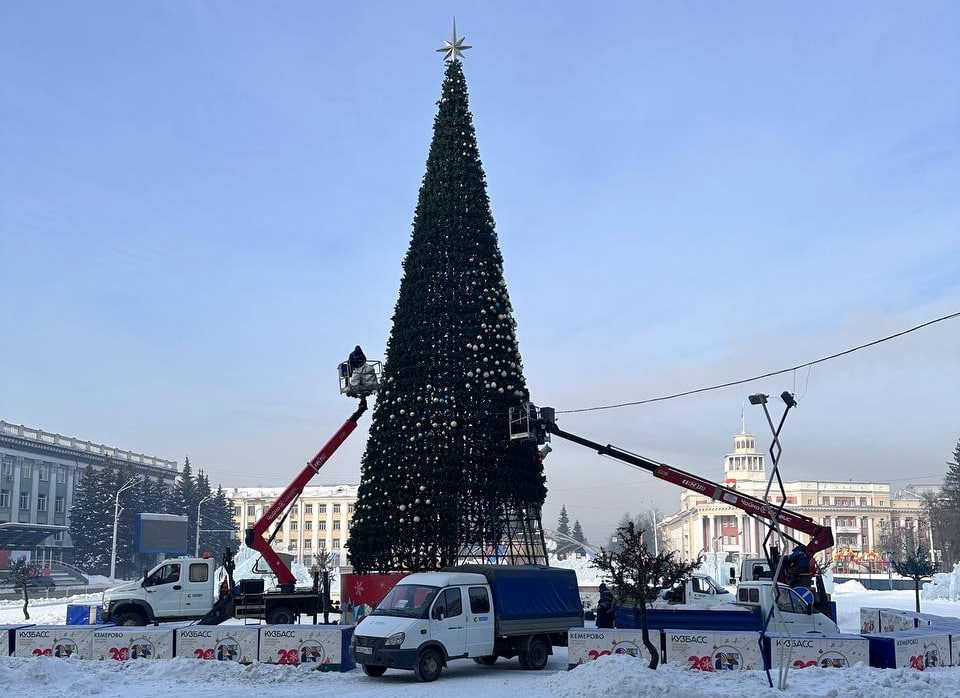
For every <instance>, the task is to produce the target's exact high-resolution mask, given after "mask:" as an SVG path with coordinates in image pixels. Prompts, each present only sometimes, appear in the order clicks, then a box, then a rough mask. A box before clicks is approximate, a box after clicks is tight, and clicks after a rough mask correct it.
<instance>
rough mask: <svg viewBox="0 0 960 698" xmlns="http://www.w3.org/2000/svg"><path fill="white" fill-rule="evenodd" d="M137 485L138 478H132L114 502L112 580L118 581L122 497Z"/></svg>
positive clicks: (124, 484)
mask: <svg viewBox="0 0 960 698" xmlns="http://www.w3.org/2000/svg"><path fill="white" fill-rule="evenodd" d="M136 484H137V480H136V478H130V479H129V480H127V481H126V482H125V483H123V485H121V487H120V489H119V490H117V496H116V497H115V498H114V500H113V545H112V546H111V548H110V579H116V573H117V522H118V521H119V520H120V511H121V508H120V495H121V494H122V493H124V492H126V491H127V490H129V489H130V488H131V487H133V486H134V485H136Z"/></svg>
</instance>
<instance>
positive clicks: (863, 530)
mask: <svg viewBox="0 0 960 698" xmlns="http://www.w3.org/2000/svg"><path fill="white" fill-rule="evenodd" d="M767 476H768V473H767V469H766V454H764V453H762V452H761V451H760V450H758V448H757V439H756V436H754V435H753V434H750V433H748V432H747V430H746V425H745V424H743V423H741V429H740V433H739V434H736V435H734V437H733V449H732V450H731V451H730V452H729V453H727V454H726V455H724V457H723V478H722V480H721V482H723V483H724V484H725V485H726V486H727V487H731V488H733V489H736V490H738V491H741V492H743V493H744V494H748V495H751V496H753V497H757V498H758V499H762V498H763V496H764V492H765V490H766V486H767ZM929 488H930V486H929V485H925V486H920V485H907V486H906V487H904V488H903V489H902V490H899V491H894V490H892V489H891V487H890V483H888V482H860V481H853V480H848V481H841V480H831V481H819V480H798V481H790V482H784V490H785V491H786V498H787V501H786V508H788V509H790V510H791V511H794V512H796V513H798V514H803V515H804V516H809V517H810V518H812V519H814V520H815V521H817V522H819V523H821V524H823V525H826V526H830V527H831V528H832V529H833V536H834V541H835V545H834V547H833V548H832V549H831V550H828V551H826V552H824V553H822V556H823V557H822V559H821V562H824V563H826V562H833V561H834V560H837V561H843V562H844V563H845V564H846V565H847V566H848V567H850V568H857V567H862V568H863V571H867V570H868V569H873V568H874V566H873V564H872V563H879V562H880V561H881V560H883V559H884V558H885V556H886V552H887V551H888V550H889V549H890V548H891V546H893V547H903V546H904V545H906V541H909V540H914V541H920V540H927V539H928V537H929V526H928V522H927V520H926V513H925V510H924V505H923V501H922V499H921V498H920V497H919V496H917V494H916V492H918V491H924V490H925V489H929ZM770 494H771V496H770V498H769V501H770V502H772V503H775V504H780V503H781V502H782V501H783V496H782V495H781V494H780V492H779V490H778V489H776V490H771V493H770ZM658 528H659V529H660V531H661V532H662V534H663V537H664V539H665V540H666V542H667V545H668V546H669V547H670V548H672V549H674V550H677V551H679V552H680V554H681V555H682V556H683V557H684V558H687V559H692V558H695V557H697V555H699V554H701V553H706V552H725V553H728V555H729V558H730V560H731V561H733V562H739V560H741V559H743V558H748V557H762V556H763V554H764V553H763V538H764V536H765V535H766V533H767V530H768V529H767V527H766V526H765V525H764V524H763V523H761V522H760V521H757V520H755V519H753V518H751V517H749V516H747V515H746V513H744V512H743V511H741V510H740V509H737V508H735V507H732V506H730V505H728V504H724V503H723V502H719V501H715V500H712V499H709V498H707V497H704V496H703V495H701V494H698V493H696V492H691V491H686V490H685V491H684V492H683V493H682V494H681V495H680V510H679V511H678V512H677V513H675V514H672V515H671V516H668V517H667V518H665V519H664V520H663V521H662V522H661V524H660V525H659V526H658ZM787 532H788V533H789V534H790V535H792V536H794V537H795V538H797V539H798V540H801V541H806V540H807V536H806V535H805V534H803V533H800V532H798V531H793V530H792V529H787Z"/></svg>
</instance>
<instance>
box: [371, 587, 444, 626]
mask: <svg viewBox="0 0 960 698" xmlns="http://www.w3.org/2000/svg"><path fill="white" fill-rule="evenodd" d="M438 591H440V587H430V586H426V585H424V584H398V585H397V586H395V587H394V588H393V589H391V590H390V591H389V593H388V594H387V595H386V596H384V597H383V601H381V602H380V603H379V605H378V606H377V610H375V611H374V612H373V614H372V615H375V616H401V617H406V618H426V617H427V612H428V611H429V610H430V604H431V603H433V597H435V596H436V595H437V592H438Z"/></svg>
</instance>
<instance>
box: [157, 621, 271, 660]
mask: <svg viewBox="0 0 960 698" xmlns="http://www.w3.org/2000/svg"><path fill="white" fill-rule="evenodd" d="M259 640H260V626H259V625H216V626H208V625H192V626H189V627H186V628H177V630H176V639H175V642H176V644H175V645H174V647H175V656H177V657H189V658H193V659H208V660H216V661H221V662H241V663H243V664H250V663H252V662H255V661H257V655H258V650H259Z"/></svg>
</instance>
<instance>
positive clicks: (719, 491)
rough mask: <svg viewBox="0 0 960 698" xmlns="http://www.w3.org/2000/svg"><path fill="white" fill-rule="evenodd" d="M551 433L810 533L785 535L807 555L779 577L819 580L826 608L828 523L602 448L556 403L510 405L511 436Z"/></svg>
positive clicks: (803, 582)
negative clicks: (821, 563) (822, 568)
mask: <svg viewBox="0 0 960 698" xmlns="http://www.w3.org/2000/svg"><path fill="white" fill-rule="evenodd" d="M550 435H553V436H559V437H560V438H562V439H566V440H567V441H572V442H573V443H575V444H580V445H581V446H586V447H587V448H589V449H591V450H594V451H596V452H597V453H599V454H600V455H604V456H610V457H612V458H616V459H617V460H619V461H622V462H624V463H627V464H628V465H632V466H634V467H635V468H640V469H641V470H646V471H647V472H649V473H652V474H653V476H654V477H657V478H660V479H661V480H665V481H667V482H669V483H671V484H674V485H678V486H680V487H685V488H687V489H688V490H693V491H694V492H698V493H700V494H702V495H705V496H707V497H710V498H711V499H715V500H717V501H720V502H723V503H725V504H729V505H730V506H733V507H736V508H738V509H741V510H743V511H745V512H746V513H747V514H748V515H750V516H751V517H753V518H756V519H762V520H764V525H767V526H770V525H771V524H770V523H768V522H773V521H776V522H777V523H778V524H779V525H780V526H782V527H786V528H791V529H793V530H795V531H800V532H801V533H805V534H806V535H808V536H809V537H810V540H809V541H807V542H805V543H804V542H802V541H800V540H797V539H796V538H794V537H793V536H790V535H787V534H785V533H784V536H785V537H786V538H787V539H788V540H790V541H792V542H793V543H794V544H796V545H797V546H798V547H799V548H802V551H803V553H805V555H804V556H803V557H805V558H806V564H801V565H797V564H794V563H795V561H796V559H797V558H796V557H794V556H793V555H788V556H786V557H785V558H784V564H783V567H782V571H781V577H780V580H779V581H781V582H783V583H785V584H788V585H789V586H791V587H794V588H799V587H809V586H811V584H812V583H813V581H814V580H815V581H816V597H817V601H818V602H821V601H822V602H824V606H825V607H826V606H829V599H830V597H829V596H828V595H827V593H826V589H825V588H824V586H823V580H822V578H821V577H820V575H819V574H818V573H817V571H816V569H817V568H816V562H815V560H814V555H816V554H817V553H819V552H821V551H824V550H827V549H828V548H832V547H833V531H832V530H831V528H830V527H829V526H823V525H821V524H818V523H817V522H816V521H814V520H813V519H811V518H810V517H809V516H804V515H803V514H797V513H796V512H793V511H790V510H789V509H784V508H783V507H781V506H779V505H776V504H770V503H767V502H765V501H763V500H762V499H758V498H756V497H751V496H750V495H747V494H744V493H743V492H738V491H736V490H734V489H731V488H729V487H724V486H723V485H720V484H717V483H716V482H711V481H710V480H707V479H705V478H702V477H700V476H699V475H694V474H692V473H688V472H686V471H684V470H680V469H679V468H674V467H672V466H669V465H666V464H665V463H658V462H657V461H654V460H650V459H649V458H644V457H643V456H640V455H637V454H636V453H630V452H629V451H624V450H623V449H621V448H617V447H616V446H611V445H610V444H607V445H605V446H604V445H603V444H600V443H597V442H596V441H591V440H590V439H585V438H583V437H582V436H577V435H576V434H571V433H570V432H568V431H564V430H563V429H561V428H560V427H558V426H557V421H556V411H555V410H554V409H553V408H552V407H537V406H536V405H534V404H533V403H531V402H525V403H523V405H521V406H520V407H511V408H510V439H511V440H528V441H529V440H535V441H536V442H537V443H538V444H544V443H546V442H547V441H549V440H550ZM772 552H774V551H772ZM778 554H779V551H775V552H774V559H773V560H772V564H773V565H774V566H776V559H775V557H776V555H778Z"/></svg>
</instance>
